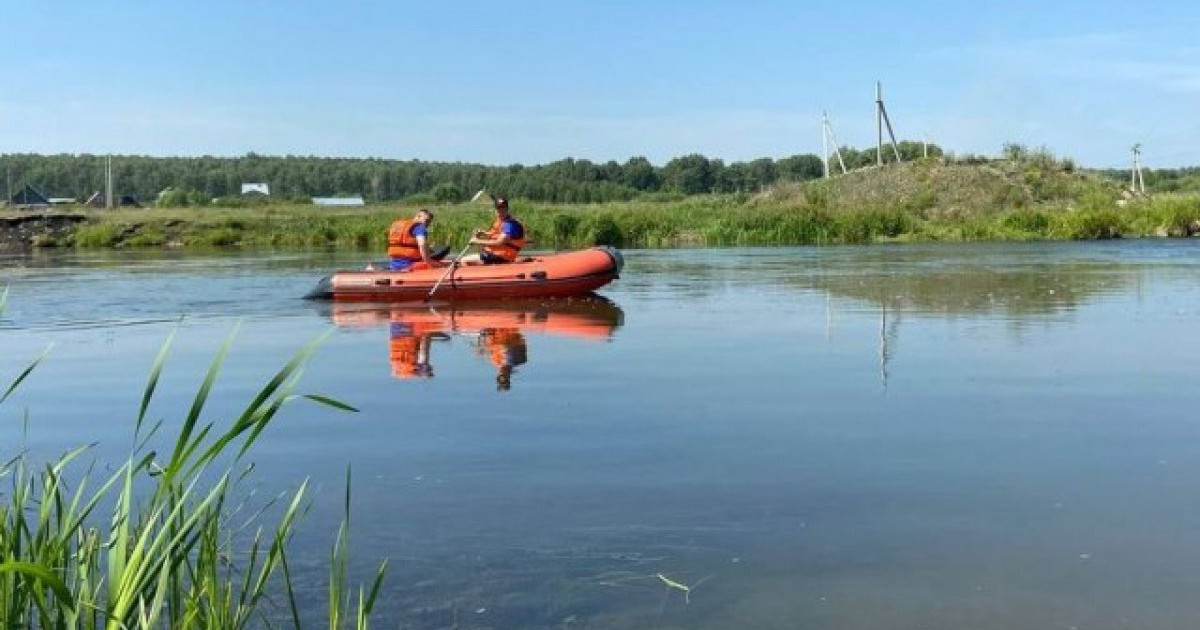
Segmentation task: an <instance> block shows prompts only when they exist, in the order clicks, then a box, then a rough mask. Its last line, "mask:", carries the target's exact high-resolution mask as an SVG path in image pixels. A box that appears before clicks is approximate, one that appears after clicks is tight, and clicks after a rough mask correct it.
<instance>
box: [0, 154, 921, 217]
mask: <svg viewBox="0 0 1200 630" xmlns="http://www.w3.org/2000/svg"><path fill="white" fill-rule="evenodd" d="M899 146H900V152H901V155H902V157H903V159H905V160H910V159H916V158H919V157H921V155H922V154H923V151H924V147H923V145H922V144H921V143H919V142H902V143H900V145H899ZM941 153H942V152H941V149H940V148H938V147H936V146H934V145H930V146H929V155H931V156H940V155H941ZM842 157H843V159H844V160H845V161H846V166H847V168H850V169H853V168H858V167H861V166H866V165H870V164H874V163H875V149H873V148H872V149H869V150H856V149H853V148H850V147H846V148H843V149H842ZM884 157H885V158H888V159H889V160H890V159H892V152H891V150H890V147H888V148H885V155H884ZM104 162H105V156H101V155H88V154H82V155H70V154H61V155H37V154H7V155H0V176H3V177H5V178H6V184H7V185H8V189H7V190H6V192H8V194H9V196H11V194H12V193H11V192H9V191H13V192H15V191H16V190H17V189H18V188H20V187H21V186H23V185H25V184H27V183H28V184H32V185H34V186H35V187H37V188H38V189H39V190H41V191H42V192H43V193H45V194H46V195H47V196H49V197H74V198H76V199H79V200H80V201H83V200H85V199H86V198H87V197H88V196H90V195H91V194H92V193H93V192H96V191H100V190H103V189H104ZM112 163H113V178H114V189H115V195H132V196H134V197H135V198H137V199H139V200H141V201H143V202H153V201H154V200H156V199H158V198H159V196H160V194H163V193H164V191H167V192H166V194H167V195H170V197H169V200H170V201H171V202H172V203H171V205H190V204H207V203H211V202H212V200H214V199H221V198H225V199H231V198H236V197H238V196H239V195H240V194H241V185H242V184H243V183H250V182H264V183H267V184H268V185H269V186H270V189H271V196H272V197H274V198H283V199H295V200H304V201H307V200H308V199H309V198H311V197H314V196H317V197H321V196H346V195H362V196H363V198H364V199H366V200H367V201H369V202H386V201H398V200H422V201H423V200H428V201H434V202H443V203H451V202H456V201H462V200H465V199H467V198H468V197H470V196H471V195H472V194H473V193H474V192H475V191H476V190H479V189H481V188H486V189H487V190H489V191H494V192H496V193H497V194H505V195H508V196H511V197H515V198H522V199H529V200H534V201H544V202H569V203H590V202H604V201H624V200H629V199H633V198H635V197H639V196H644V195H654V194H678V195H693V194H701V193H736V192H757V191H759V190H762V189H764V188H765V187H767V186H770V185H772V184H775V183H777V182H781V181H807V180H811V179H816V178H818V177H821V176H822V174H823V164H822V162H821V158H820V157H819V156H817V155H813V154H799V155H793V156H790V157H785V158H781V159H772V158H761V159H757V160H751V161H745V162H728V163H727V162H725V161H724V160H720V159H715V158H709V157H705V156H703V155H700V154H691V155H685V156H681V157H677V158H675V159H673V160H671V161H669V162H667V163H666V164H663V165H662V166H656V165H654V164H652V163H651V162H650V161H649V160H648V159H646V158H644V157H633V158H630V159H628V160H626V161H625V162H623V163H622V162H617V161H615V160H614V161H608V162H604V163H599V162H592V161H590V160H583V159H572V158H567V159H563V160H559V161H557V162H551V163H549V164H541V165H534V166H524V165H521V164H513V165H509V166H489V165H483V164H469V163H461V162H424V161H419V160H407V161H406V160H387V159H375V158H320V157H297V156H280V157H276V156H263V155H258V154H255V153H249V154H247V155H244V156H241V157H210V156H205V157H149V156H114V157H113V158H112ZM834 165H835V167H836V162H835V163H834Z"/></svg>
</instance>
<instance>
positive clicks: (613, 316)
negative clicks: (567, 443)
mask: <svg viewBox="0 0 1200 630" xmlns="http://www.w3.org/2000/svg"><path fill="white" fill-rule="evenodd" d="M330 309H331V312H330V316H331V317H332V319H333V322H334V324H335V325H337V326H338V327H341V328H376V327H379V328H384V327H386V328H387V331H388V337H387V343H388V362H389V364H390V366H391V372H392V376H393V377H395V378H397V379H402V380H408V379H422V378H433V377H434V376H435V369H434V361H433V358H434V354H436V352H435V350H434V349H435V347H436V346H437V345H438V342H439V341H446V340H449V339H450V338H451V336H452V335H465V336H469V337H472V338H473V339H472V343H471V347H472V350H473V352H474V353H475V354H476V355H477V356H479V357H480V358H481V359H484V360H486V361H488V362H490V363H491V364H492V366H494V367H495V368H496V389H498V390H500V391H507V390H508V389H510V388H511V387H512V382H513V376H514V373H515V372H516V371H517V368H519V367H520V366H522V365H525V364H526V363H527V362H528V361H529V342H528V340H527V338H526V335H527V334H533V335H558V336H564V337H574V338H579V339H592V340H600V341H606V340H609V339H611V338H612V336H613V334H614V333H615V332H616V330H617V328H619V327H620V326H621V324H622V323H623V322H624V317H625V315H624V312H623V311H622V310H621V308H620V307H619V306H617V305H616V304H615V303H613V302H612V301H610V300H607V299H605V298H602V297H600V296H589V297H586V298H576V299H559V300H544V299H543V300H505V301H496V302H463V303H458V304H440V305H436V306H426V305H412V304H395V305H362V304H332V305H331V306H330Z"/></svg>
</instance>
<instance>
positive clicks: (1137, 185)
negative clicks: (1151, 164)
mask: <svg viewBox="0 0 1200 630" xmlns="http://www.w3.org/2000/svg"><path fill="white" fill-rule="evenodd" d="M1129 191H1130V192H1132V193H1133V194H1135V195H1137V194H1141V195H1145V194H1146V179H1145V178H1144V177H1143V176H1142V143H1140V142H1139V143H1137V144H1135V145H1133V168H1131V169H1130V170H1129Z"/></svg>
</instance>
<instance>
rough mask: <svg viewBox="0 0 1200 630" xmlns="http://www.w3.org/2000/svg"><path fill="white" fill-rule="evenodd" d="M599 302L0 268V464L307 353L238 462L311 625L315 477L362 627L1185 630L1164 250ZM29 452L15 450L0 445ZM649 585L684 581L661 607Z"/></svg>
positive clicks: (646, 273)
mask: <svg viewBox="0 0 1200 630" xmlns="http://www.w3.org/2000/svg"><path fill="white" fill-rule="evenodd" d="M627 260H628V266H627V268H626V273H625V277H624V278H623V279H621V280H620V281H618V282H617V283H616V284H614V285H612V286H611V287H609V288H607V289H606V290H604V291H603V294H604V296H605V297H606V298H607V299H606V300H593V301H572V302H566V303H561V302H559V303H538V302H533V303H528V302H521V303H515V304H507V305H504V304H484V305H470V306H452V305H444V304H437V305H435V306H434V308H404V309H386V308H385V309H362V308H354V309H351V308H335V307H332V306H331V305H328V304H314V303H309V302H305V301H301V300H299V299H297V296H299V295H302V294H303V293H304V292H305V291H306V290H307V289H309V288H310V287H311V285H312V284H313V283H314V282H315V281H316V279H317V278H318V276H320V275H321V274H322V273H324V272H325V271H327V270H329V269H332V268H336V267H339V266H349V265H353V264H357V263H358V261H357V260H356V259H355V258H353V257H350V256H345V255H341V256H335V255H325V254H313V255H296V254H263V255H238V256H221V257H205V256H194V255H192V256H164V255H154V256H147V255H115V254H107V253H106V254H69V255H51V256H44V255H38V256H36V257H33V258H30V257H8V258H4V259H0V283H4V284H7V285H9V286H10V292H9V298H8V302H9V305H8V310H7V312H6V313H4V314H3V315H2V316H0V349H2V351H0V380H3V381H4V382H7V380H8V379H9V378H11V377H12V376H13V375H15V374H16V373H18V372H19V371H20V370H21V369H22V368H23V367H24V365H25V364H26V363H27V361H28V360H29V359H30V358H32V357H33V356H35V355H37V354H38V353H40V352H41V351H42V350H44V349H45V348H46V347H47V346H50V345H52V346H53V347H52V349H51V351H50V355H49V357H48V359H47V360H46V362H45V363H44V364H43V365H42V366H41V367H40V368H39V369H38V370H37V371H36V372H35V373H34V375H33V377H31V378H30V380H29V381H28V382H27V383H26V384H25V385H24V386H23V387H22V388H21V390H20V391H19V393H18V394H17V395H16V396H15V397H14V399H12V400H10V401H9V402H8V403H7V404H6V405H5V406H4V407H3V408H0V440H3V441H2V444H3V445H4V446H5V451H4V453H0V456H2V457H5V458H7V457H8V456H10V455H11V454H12V453H13V452H15V451H16V450H17V449H18V448H20V447H22V446H25V447H27V448H29V449H30V450H31V451H33V452H34V453H38V454H46V455H53V454H56V453H58V452H60V451H61V450H63V449H65V448H67V447H69V446H74V445H78V444H82V443H89V442H98V445H97V447H96V450H95V453H96V456H97V458H99V459H100V460H101V461H103V460H105V459H106V458H109V457H112V456H114V455H117V454H120V453H123V452H124V450H125V449H126V448H127V445H128V440H129V433H130V428H131V427H130V425H131V419H132V418H133V417H134V415H135V413H136V406H137V404H138V402H139V397H140V395H141V388H142V386H143V384H144V379H145V377H146V373H147V371H148V368H149V366H150V364H151V362H152V360H153V357H154V354H155V352H156V351H157V349H158V347H159V345H160V344H161V343H162V342H163V340H164V339H165V338H166V337H167V336H168V335H169V334H170V333H171V331H173V330H178V334H177V337H176V340H175V345H174V350H173V352H172V355H171V358H170V361H169V363H168V367H167V371H166V373H165V375H164V382H163V384H162V386H161V388H160V396H159V397H158V398H157V400H156V402H155V404H154V407H153V409H154V412H155V414H156V417H161V418H164V419H166V420H167V421H168V422H171V421H178V419H179V418H180V417H181V416H183V415H184V414H185V413H186V408H187V405H188V403H189V402H190V396H191V395H192V393H193V392H194V388H195V387H196V386H197V385H198V384H199V382H200V380H201V378H202V375H203V372H204V370H205V368H206V366H207V363H208V361H209V360H210V359H211V357H212V354H213V352H214V351H215V349H216V347H217V346H218V345H219V344H220V343H221V341H222V340H223V339H225V338H226V337H227V336H228V335H230V334H231V333H232V332H233V331H234V330H235V328H236V329H237V331H236V335H237V338H236V342H235V345H234V350H233V352H232V353H231V356H230V359H229V363H228V366H227V368H226V369H225V371H224V372H223V373H222V377H221V380H220V382H219V386H218V390H217V392H216V398H215V400H214V402H213V405H212V407H211V408H210V410H209V411H210V416H211V417H212V418H214V419H215V418H219V417H220V416H221V415H222V414H226V415H228V414H229V413H232V412H235V411H236V410H238V409H240V407H239V405H242V404H245V402H246V401H247V400H248V398H249V397H250V396H252V395H253V393H254V392H256V391H257V388H258V386H260V385H261V384H263V383H264V382H265V380H266V379H268V378H269V377H270V375H271V374H272V373H273V372H274V370H276V369H278V367H280V366H281V365H282V364H283V363H284V362H285V361H286V360H287V358H288V357H289V356H290V355H291V354H292V353H293V352H294V351H295V350H296V349H297V348H299V347H300V346H301V345H302V344H304V343H305V342H307V341H309V340H311V339H313V338H315V337H317V336H318V335H320V334H321V333H322V332H324V331H327V330H329V329H331V328H332V329H333V333H332V336H331V337H330V338H329V339H328V341H326V343H325V344H324V346H323V347H322V349H321V350H320V352H319V353H318V355H317V356H316V358H315V359H314V361H313V362H312V364H311V365H310V366H309V368H308V369H307V371H306V373H305V377H304V381H303V389H304V390H305V391H310V392H314V393H321V394H326V395H330V396H333V397H336V398H339V399H341V400H345V401H347V402H349V403H352V404H354V405H355V406H357V407H359V408H360V409H361V411H360V413H357V414H345V413H339V412H336V411H333V410H330V409H328V408H323V407H319V406H316V405H311V404H300V403H298V404H296V405H294V406H292V407H291V408H290V409H289V410H287V411H286V412H285V413H284V414H283V416H282V417H281V418H280V420H279V421H278V422H277V423H276V424H275V425H273V426H272V427H271V429H270V430H269V431H268V433H267V436H266V438H265V440H264V441H263V442H262V443H261V444H260V447H259V448H258V449H257V450H256V452H255V454H254V457H253V459H254V461H255V462H256V463H257V464H258V466H259V475H258V476H257V477H256V483H257V484H258V489H259V491H260V492H261V493H262V494H264V495H269V494H270V493H274V492H278V491H280V490H283V489H286V488H289V487H294V486H295V485H296V484H297V483H298V482H299V481H300V480H301V479H303V478H306V477H308V478H311V479H312V482H313V484H314V485H315V488H316V492H315V494H314V500H313V509H312V511H311V512H310V514H309V516H308V517H307V519H306V521H305V528H304V529H303V530H302V531H301V533H300V535H299V537H298V539H297V545H298V548H297V559H296V560H295V564H296V567H295V570H296V571H297V572H298V573H300V574H301V575H302V576H303V577H302V581H303V582H304V584H305V586H304V588H305V590H306V599H308V600H310V601H312V602H314V605H317V604H318V603H319V602H320V600H321V599H322V596H323V595H322V594H323V590H322V589H323V587H322V586H321V584H322V580H323V579H324V571H325V564H324V563H325V556H326V554H327V548H328V545H329V544H330V542H331V541H332V533H331V532H332V529H333V528H334V527H335V525H336V522H337V521H338V519H339V518H340V514H339V504H340V501H341V498H342V484H343V480H344V476H345V470H346V466H347V465H348V464H351V465H352V466H353V477H354V481H353V492H354V494H353V497H354V506H353V509H354V521H353V533H352V536H353V542H354V549H353V552H354V554H355V557H356V558H357V559H358V560H359V561H361V564H360V566H359V568H360V570H361V571H362V573H363V575H366V573H367V572H369V571H370V569H371V568H372V563H373V562H374V561H376V560H378V559H381V558H383V557H385V556H386V557H388V558H390V560H391V572H390V574H389V577H388V580H387V583H386V587H385V588H386V593H385V599H386V601H385V602H384V603H383V604H382V605H381V608H380V613H379V616H378V617H377V621H378V623H377V627H384V628H395V627H404V628H448V627H458V628H564V627H584V626H586V627H590V628H610V627H611V628H630V627H659V628H714V629H715V628H734V627H744V628H798V627H799V628H851V629H853V628H881V627H889V628H1014V627H1041V628H1194V627H1196V625H1197V624H1198V623H1200V598H1197V597H1196V596H1195V593H1196V592H1197V591H1198V589H1200V570H1197V568H1196V567H1197V566H1198V564H1200V423H1198V422H1197V409H1200V387H1197V382H1198V379H1197V377H1198V376H1200V368H1198V367H1197V365H1198V363H1197V359H1200V333H1198V332H1197V331H1198V330H1200V245H1198V244H1196V243H1193V242H1163V241H1153V242H1150V241H1147V242H1129V243H1114V244H1034V245H971V246H904V247H869V248H825V249H753V250H709V251H642V252H629V253H628V255H627ZM26 410H28V412H29V422H28V425H27V426H23V425H24V423H23V418H22V417H23V415H24V413H25V411H26ZM659 574H662V575H663V576H666V577H668V578H670V579H671V580H674V581H676V582H679V583H682V584H689V585H692V586H693V589H692V591H691V593H690V596H689V597H687V598H686V599H685V597H684V594H683V593H682V592H681V591H679V590H677V589H670V588H668V587H667V586H666V584H665V583H664V582H663V581H661V580H660V579H659V577H658V575H659Z"/></svg>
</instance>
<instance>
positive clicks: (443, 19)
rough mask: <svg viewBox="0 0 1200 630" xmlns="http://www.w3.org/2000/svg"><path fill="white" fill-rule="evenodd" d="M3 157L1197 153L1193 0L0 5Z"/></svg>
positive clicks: (1176, 156)
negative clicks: (917, 144)
mask: <svg viewBox="0 0 1200 630" xmlns="http://www.w3.org/2000/svg"><path fill="white" fill-rule="evenodd" d="M0 6H3V7H4V9H3V11H0V15H2V16H3V17H2V18H0V23H3V24H5V25H6V26H5V28H4V33H5V34H4V35H3V36H0V71H3V76H4V77H5V83H4V87H3V88H0V152H41V153H58V152H67V153H80V152H92V153H106V152H113V153H137V154H150V155H203V154H212V155H240V154H244V153H246V152H249V151H254V152H258V153H263V154H304V155H308V154H313V155H328V156H375V157H387V158H400V159H422V160H446V161H466V162H484V163H492V164H507V163H512V162H523V163H540V162H547V161H552V160H556V159H560V158H564V157H576V158H587V159H591V160H600V161H603V160H609V159H617V160H621V161H623V160H625V159H627V158H628V157H630V156H633V155H644V156H646V157H649V158H650V159H651V160H652V161H654V162H656V163H662V162H664V161H666V160H668V159H670V158H671V157H674V156H677V155H682V154H686V153H692V152H700V153H703V154H705V155H708V156H710V157H720V158H724V159H726V160H745V159H753V158H757V157H763V156H769V157H782V156H786V155H792V154H795V153H810V152H811V153H819V152H820V150H821V136H820V115H821V112H822V111H823V110H827V111H828V112H829V115H830V117H831V119H832V121H833V124H834V129H835V131H836V133H837V135H838V139H839V140H840V141H841V142H842V143H843V144H849V145H853V146H868V145H871V144H873V143H874V123H873V120H872V108H873V99H874V84H875V81H876V80H877V79H878V80H881V81H883V85H884V97H885V100H886V102H887V105H888V110H889V113H890V114H891V116H892V120H893V123H894V125H895V127H896V132H897V135H899V136H900V137H901V138H907V139H914V140H919V139H921V138H925V137H927V138H929V139H930V140H931V141H934V142H938V143H939V144H942V145H943V146H945V147H946V148H947V149H948V150H951V151H954V152H958V153H985V154H995V153H997V152H998V151H999V149H1000V146H1001V145H1002V144H1003V143H1005V142H1009V141H1015V142H1022V143H1026V144H1029V145H1032V146H1043V145H1044V146H1046V147H1048V148H1049V149H1050V150H1052V151H1054V152H1056V153H1058V154H1062V155H1068V156H1072V157H1074V158H1075V159H1077V160H1078V161H1079V162H1081V163H1083V164H1085V165H1089V166H1112V165H1115V166H1121V165H1125V164H1126V163H1127V161H1128V157H1129V147H1130V145H1132V144H1133V143H1134V142H1142V143H1143V145H1144V157H1145V160H1146V162H1147V163H1148V164H1149V165H1151V166H1176V165H1191V164H1200V36H1198V34H1200V5H1198V4H1196V3H1191V2H1183V1H1176V2H1156V1H1153V0H1151V1H1143V2H1140V3H1132V2H1128V1H1124V2H1107V1H1092V2H1081V1H1074V0H1072V1H1065V2H1048V1H1042V2H1025V1H1023V0H1014V1H1010V2H1004V3H999V2H993V3H982V4H981V5H979V6H975V5H974V4H972V3H967V2H961V1H959V2H895V1H893V2H869V1H859V2H853V1H850V2H841V3H836V4H835V3H804V2H801V1H800V0H792V1H790V2H769V1H756V0H742V1H740V2H738V1H716V0H692V1H691V2H686V3H684V2H669V3H668V2H651V1H649V0H644V1H642V2H637V1H626V0H611V1H608V2H599V1H595V2H582V1H578V2H577V1H570V0H560V1H557V2H550V1H536V2H513V3H499V2H483V1H482V0H472V1H454V0H445V1H439V2H429V1H427V2H419V3H418V2H407V1H394V2H383V1H354V0H345V1H341V2H317V1H309V0H295V1H292V2H262V1H254V0H237V1H235V0H206V1H204V2H193V1H190V0H186V1H174V2H154V1H152V0H140V1H139V0H90V1H83V0H24V1H21V2H16V1H15V0H14V1H12V2H7V3H3V4H0Z"/></svg>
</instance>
